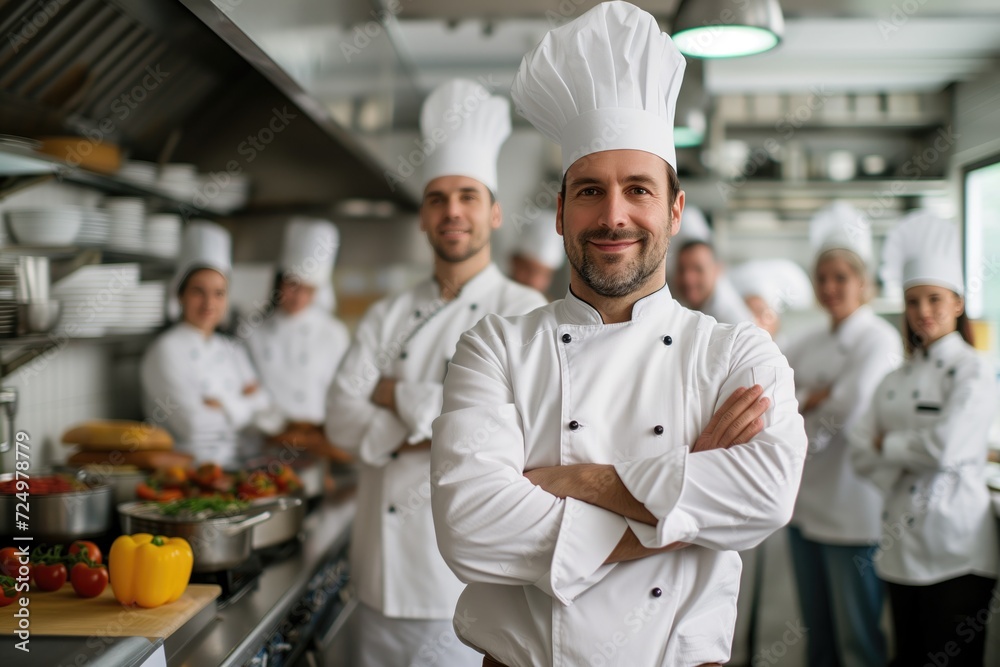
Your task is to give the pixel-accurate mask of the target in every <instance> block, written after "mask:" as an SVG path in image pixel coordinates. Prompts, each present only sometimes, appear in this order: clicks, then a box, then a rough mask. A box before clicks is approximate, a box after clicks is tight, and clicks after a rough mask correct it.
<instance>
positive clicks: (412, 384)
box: [326, 264, 545, 619]
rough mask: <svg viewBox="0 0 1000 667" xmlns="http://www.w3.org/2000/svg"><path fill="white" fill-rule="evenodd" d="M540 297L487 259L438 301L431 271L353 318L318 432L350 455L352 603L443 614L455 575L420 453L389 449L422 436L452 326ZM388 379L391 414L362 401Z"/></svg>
mask: <svg viewBox="0 0 1000 667" xmlns="http://www.w3.org/2000/svg"><path fill="white" fill-rule="evenodd" d="M544 303H545V298H544V297H543V296H542V295H541V294H539V293H538V292H536V291H534V290H532V289H529V288H527V287H523V286H521V285H518V284H516V283H514V282H513V281H511V280H509V279H508V278H506V277H504V276H503V275H502V274H501V273H500V271H499V270H498V269H497V268H496V266H495V265H493V264H490V265H489V266H488V267H487V268H486V269H484V270H483V271H481V272H480V273H479V274H478V275H476V276H475V277H474V278H472V279H471V280H470V281H469V282H467V283H466V284H465V285H464V286H463V288H462V290H461V292H460V293H459V295H458V296H457V297H456V298H454V299H452V300H451V301H443V300H442V299H441V297H440V289H439V287H438V284H437V282H436V281H434V280H433V279H429V280H426V281H424V282H422V283H420V284H419V285H417V286H416V287H414V288H413V289H410V290H407V291H405V292H402V293H400V294H397V295H395V296H391V297H389V298H387V299H383V300H382V301H379V302H378V303H376V304H375V305H374V306H372V307H371V308H370V309H369V311H368V313H366V314H365V316H364V318H363V319H362V320H361V322H360V323H359V325H358V329H357V331H356V333H355V339H354V342H353V343H352V345H351V347H350V349H349V350H348V352H347V354H346V355H345V357H344V361H343V363H342V364H341V367H340V369H339V370H338V372H337V377H336V378H335V379H334V383H333V386H332V387H331V390H330V398H329V402H328V410H327V422H326V424H327V425H326V433H327V437H328V438H329V439H330V440H331V441H332V442H336V443H337V444H338V445H340V446H342V447H343V448H344V449H345V450H347V451H349V452H351V453H352V454H354V455H355V456H356V457H357V458H358V459H359V480H358V513H357V516H356V517H355V520H354V526H353V533H352V542H351V556H352V572H351V576H352V578H353V579H354V582H355V585H356V586H357V591H358V597H359V599H360V600H361V602H363V603H365V604H366V605H368V606H370V607H372V608H374V609H376V610H377V611H379V612H381V613H382V614H383V615H385V616H388V617H391V618H424V619H435V618H436V619H447V618H451V616H452V614H453V613H454V612H455V602H456V600H457V599H458V595H459V593H461V590H462V584H461V582H459V581H458V579H457V578H456V577H455V575H454V574H453V573H452V572H451V571H450V570H449V569H448V566H447V565H446V564H445V562H444V560H443V559H442V558H441V554H440V553H439V552H438V548H437V544H436V543H435V538H434V525H433V520H432V516H431V506H430V479H431V466H430V453H429V452H428V451H426V450H424V451H415V452H406V453H401V454H398V455H396V454H394V453H393V452H394V451H395V450H396V449H398V448H399V447H400V445H401V444H402V443H403V442H404V441H405V442H408V443H410V444H416V443H419V442H421V441H423V440H428V439H430V437H431V424H432V422H433V421H434V419H435V418H436V417H437V416H438V415H439V414H440V412H441V395H442V383H443V382H444V378H445V374H446V372H447V368H448V362H449V360H450V359H451V357H452V354H453V353H454V351H455V345H456V344H457V343H458V340H459V337H460V336H461V335H462V332H464V331H466V330H467V329H469V328H470V327H472V325H474V324H475V323H476V322H478V321H479V320H480V319H481V318H482V317H483V315H485V314H486V313H504V314H519V313H525V312H528V311H530V310H532V309H533V308H536V307H538V306H540V305H542V304H544ZM383 376H384V377H390V378H395V379H396V380H397V381H398V383H397V385H396V392H395V400H396V408H397V412H398V415H397V414H396V413H394V412H392V411H390V410H387V409H385V408H382V407H380V406H377V405H375V404H374V403H372V402H371V394H372V391H373V390H374V389H375V386H376V384H377V383H378V381H379V378H380V377H383Z"/></svg>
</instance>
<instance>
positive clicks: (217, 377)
mask: <svg viewBox="0 0 1000 667" xmlns="http://www.w3.org/2000/svg"><path fill="white" fill-rule="evenodd" d="M231 244H232V243H231V239H230V236H229V232H227V231H226V230H225V229H223V228H222V227H220V226H218V225H216V224H213V223H210V222H206V221H194V222H192V223H191V224H189V225H188V226H187V228H186V229H185V230H184V238H183V242H182V245H181V255H180V258H179V261H178V264H177V266H178V270H177V273H176V274H175V276H174V279H173V281H172V283H171V288H172V293H173V294H175V295H176V301H173V300H172V301H171V303H170V304H169V306H170V307H169V310H170V311H171V313H170V314H171V317H172V318H173V319H176V317H177V316H178V315H179V316H180V321H179V322H177V323H176V324H174V325H173V326H172V327H171V328H170V329H168V330H167V331H166V332H164V333H163V334H162V335H161V336H160V337H159V338H157V339H156V341H155V342H154V343H153V344H152V345H151V346H150V348H149V350H147V351H146V354H145V356H144V357H143V359H142V365H141V368H140V380H141V383H142V390H143V405H144V410H145V413H146V417H147V418H148V419H150V420H152V421H154V422H155V423H157V424H160V425H162V426H164V427H166V429H167V430H168V431H170V433H171V435H173V436H174V439H175V440H176V445H177V449H178V450H179V451H182V452H187V453H190V454H193V455H194V456H195V458H196V459H198V460H200V461H213V462H216V463H219V464H220V465H223V466H235V465H238V464H239V463H240V462H241V461H242V460H245V459H247V458H250V457H252V456H254V455H255V454H257V453H258V452H257V447H259V445H260V441H261V438H260V434H259V431H258V430H257V429H260V430H263V431H265V432H269V431H270V432H276V431H277V430H278V429H280V427H281V418H280V415H277V413H276V412H275V410H274V409H273V407H272V405H271V399H270V397H269V396H268V394H267V392H266V391H265V390H263V389H261V387H260V384H259V382H258V380H257V375H256V373H255V372H254V370H253V366H252V365H251V363H250V358H249V356H248V355H247V353H246V350H245V349H244V348H243V346H242V344H241V343H239V342H238V341H236V340H234V339H232V338H229V337H226V336H222V335H220V334H217V333H215V330H216V328H217V327H218V326H219V324H220V323H221V322H222V321H223V319H224V318H225V315H226V308H227V304H228V290H229V275H230V272H231V269H232V260H231Z"/></svg>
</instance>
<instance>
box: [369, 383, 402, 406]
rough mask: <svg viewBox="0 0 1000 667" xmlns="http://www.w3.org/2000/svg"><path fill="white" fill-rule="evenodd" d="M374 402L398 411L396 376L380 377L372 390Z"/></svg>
mask: <svg viewBox="0 0 1000 667" xmlns="http://www.w3.org/2000/svg"><path fill="white" fill-rule="evenodd" d="M372 403H374V404H375V405H378V406H380V407H383V408H385V409H386V410H392V411H393V412H395V411H396V380H395V379H394V378H386V377H384V378H380V379H379V381H378V384H377V385H375V391H373V392H372Z"/></svg>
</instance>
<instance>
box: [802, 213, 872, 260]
mask: <svg viewBox="0 0 1000 667" xmlns="http://www.w3.org/2000/svg"><path fill="white" fill-rule="evenodd" d="M809 243H810V245H812V248H813V251H814V253H815V255H816V256H817V257H818V256H819V255H821V254H823V253H824V252H826V251H827V250H850V251H851V252H853V253H854V254H856V255H857V256H858V257H860V258H861V261H863V262H864V263H865V265H866V266H869V267H870V266H871V264H872V260H873V256H872V231H871V224H869V222H868V219H867V218H865V216H864V214H863V213H861V211H859V210H858V209H856V208H854V207H853V206H851V205H850V204H848V203H847V202H844V201H835V202H833V203H832V204H830V205H829V206H827V207H825V208H822V209H820V210H819V211H818V212H817V213H816V215H814V216H813V218H812V220H811V221H810V222H809Z"/></svg>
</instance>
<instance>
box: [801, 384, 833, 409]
mask: <svg viewBox="0 0 1000 667" xmlns="http://www.w3.org/2000/svg"><path fill="white" fill-rule="evenodd" d="M828 398H830V387H827V388H825V389H820V390H819V391H814V392H813V393H811V394H809V398H807V399H806V402H805V403H803V404H802V405H801V406H799V412H800V413H801V414H805V413H807V412H809V411H810V410H815V409H816V408H818V407H819V406H821V405H823V403H824V402H825V401H826V399H828Z"/></svg>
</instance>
